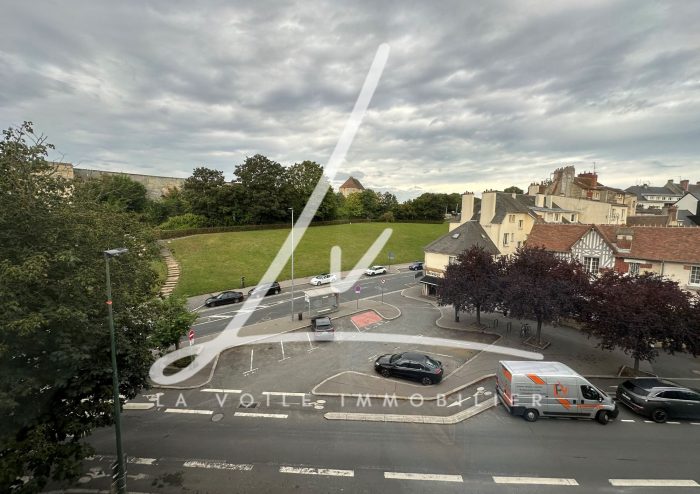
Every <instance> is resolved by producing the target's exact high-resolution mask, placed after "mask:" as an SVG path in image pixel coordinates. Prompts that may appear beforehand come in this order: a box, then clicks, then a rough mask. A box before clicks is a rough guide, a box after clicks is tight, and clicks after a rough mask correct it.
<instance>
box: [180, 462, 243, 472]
mask: <svg viewBox="0 0 700 494" xmlns="http://www.w3.org/2000/svg"><path fill="white" fill-rule="evenodd" d="M183 466H184V467H189V468H211V469H215V470H238V471H244V472H249V471H250V470H252V469H253V465H248V464H245V463H226V462H223V461H209V460H206V461H203V460H190V461H186V462H185V463H184V464H183Z"/></svg>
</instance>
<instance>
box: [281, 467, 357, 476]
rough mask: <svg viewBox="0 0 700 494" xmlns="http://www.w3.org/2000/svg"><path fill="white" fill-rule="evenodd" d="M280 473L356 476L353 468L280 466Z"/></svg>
mask: <svg viewBox="0 0 700 494" xmlns="http://www.w3.org/2000/svg"><path fill="white" fill-rule="evenodd" d="M280 473H296V474H300V475H327V476H331V477H354V476H355V472H354V471H353V470H337V469H333V468H297V467H280Z"/></svg>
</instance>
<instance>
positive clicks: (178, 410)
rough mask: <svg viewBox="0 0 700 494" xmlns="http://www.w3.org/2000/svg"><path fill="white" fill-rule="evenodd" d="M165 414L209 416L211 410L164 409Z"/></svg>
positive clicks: (211, 412)
mask: <svg viewBox="0 0 700 494" xmlns="http://www.w3.org/2000/svg"><path fill="white" fill-rule="evenodd" d="M165 413H194V414H199V415H211V414H213V413H214V411H213V410H194V409H192V408H166V409H165Z"/></svg>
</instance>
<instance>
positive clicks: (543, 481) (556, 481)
mask: <svg viewBox="0 0 700 494" xmlns="http://www.w3.org/2000/svg"><path fill="white" fill-rule="evenodd" d="M493 481H494V482H496V483H497V484H530V485H572V486H573V485H578V482H576V479H560V478H549V477H493Z"/></svg>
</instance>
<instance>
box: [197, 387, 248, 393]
mask: <svg viewBox="0 0 700 494" xmlns="http://www.w3.org/2000/svg"><path fill="white" fill-rule="evenodd" d="M200 391H201V392H202V393H231V394H233V393H236V394H240V393H242V392H243V390H241V389H217V388H206V389H200Z"/></svg>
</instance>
